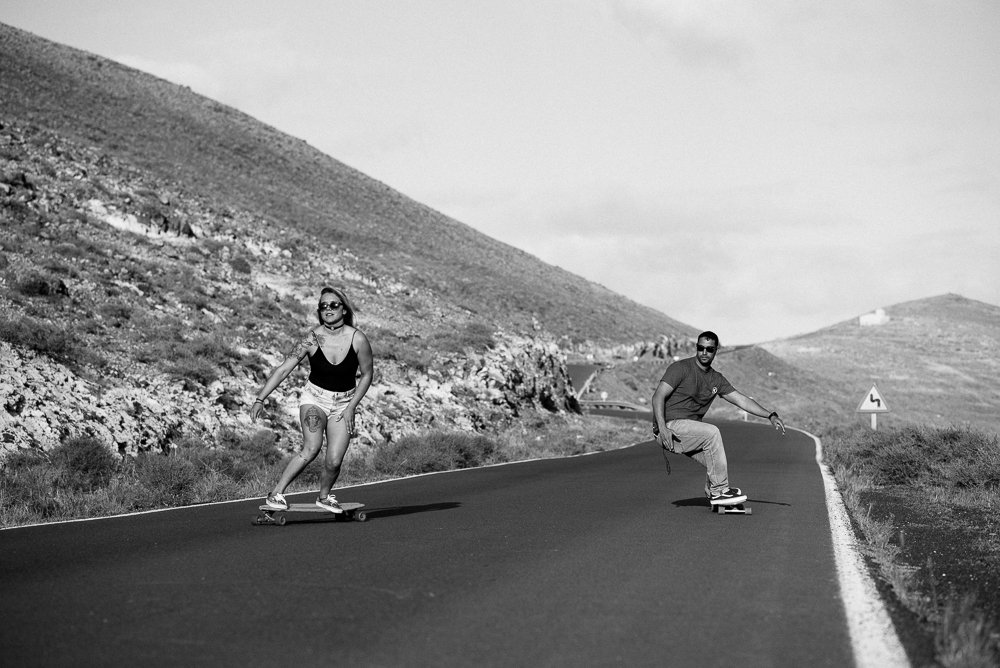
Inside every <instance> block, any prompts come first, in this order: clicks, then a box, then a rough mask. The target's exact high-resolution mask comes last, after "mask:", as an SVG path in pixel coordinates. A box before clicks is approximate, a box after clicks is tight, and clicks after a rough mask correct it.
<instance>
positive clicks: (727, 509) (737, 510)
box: [712, 503, 753, 516]
mask: <svg viewBox="0 0 1000 668" xmlns="http://www.w3.org/2000/svg"><path fill="white" fill-rule="evenodd" d="M712 512H713V513H718V514H719V515H720V516H722V515H751V514H753V508H747V507H746V505H744V504H742V503H737V504H734V505H731V506H722V505H716V506H712Z"/></svg>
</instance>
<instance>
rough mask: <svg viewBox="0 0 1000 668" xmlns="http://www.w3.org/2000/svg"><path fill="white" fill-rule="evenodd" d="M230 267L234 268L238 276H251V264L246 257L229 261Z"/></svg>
mask: <svg viewBox="0 0 1000 668" xmlns="http://www.w3.org/2000/svg"><path fill="white" fill-rule="evenodd" d="M229 266H230V267H232V268H233V271H235V272H236V273H237V274H246V275H248V276H249V275H250V269H251V267H250V263H249V262H248V261H247V259H246V258H244V257H234V258H232V259H230V260H229Z"/></svg>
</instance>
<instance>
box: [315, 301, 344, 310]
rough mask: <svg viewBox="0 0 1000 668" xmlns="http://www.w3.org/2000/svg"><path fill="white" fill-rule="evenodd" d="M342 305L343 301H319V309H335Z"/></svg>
mask: <svg viewBox="0 0 1000 668" xmlns="http://www.w3.org/2000/svg"><path fill="white" fill-rule="evenodd" d="M343 305H344V303H343V302H320V303H319V310H320V311H336V310H337V309H338V308H340V307H341V306H343Z"/></svg>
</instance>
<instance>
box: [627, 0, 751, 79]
mask: <svg viewBox="0 0 1000 668" xmlns="http://www.w3.org/2000/svg"><path fill="white" fill-rule="evenodd" d="M607 7H608V9H609V11H610V15H611V16H612V18H613V19H614V20H615V21H616V22H617V23H618V24H619V25H620V26H621V27H622V28H624V29H625V30H626V31H628V32H629V33H630V34H631V35H633V36H634V37H635V38H638V39H639V40H640V41H642V42H645V43H649V44H653V45H656V46H659V47H662V48H665V49H666V50H667V51H668V52H670V53H671V54H672V55H673V56H674V57H675V58H677V59H678V60H679V61H682V62H684V63H686V64H689V65H703V66H704V65H713V66H734V65H738V64H740V63H741V62H742V61H743V60H745V59H746V58H748V57H749V56H750V55H751V53H752V50H753V49H752V47H751V44H750V42H749V41H748V40H747V39H745V37H744V35H745V30H746V29H747V27H748V26H750V25H752V24H753V23H755V22H756V17H757V16H758V15H759V14H758V13H755V12H753V11H752V6H751V3H733V2H721V1H714V0H687V1H677V2H661V1H658V0H609V2H608V3H607Z"/></svg>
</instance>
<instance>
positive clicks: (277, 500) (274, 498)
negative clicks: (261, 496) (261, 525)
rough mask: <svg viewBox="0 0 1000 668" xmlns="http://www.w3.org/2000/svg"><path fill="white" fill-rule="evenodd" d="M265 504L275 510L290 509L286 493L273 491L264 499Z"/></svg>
mask: <svg viewBox="0 0 1000 668" xmlns="http://www.w3.org/2000/svg"><path fill="white" fill-rule="evenodd" d="M264 505H266V506H267V507H268V508H273V509H275V510H288V501H285V495H284V494H275V493H274V492H271V493H270V494H268V495H267V499H265V500H264Z"/></svg>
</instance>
